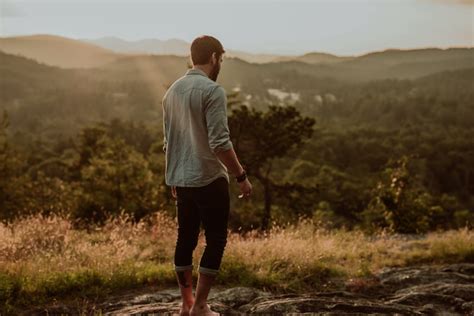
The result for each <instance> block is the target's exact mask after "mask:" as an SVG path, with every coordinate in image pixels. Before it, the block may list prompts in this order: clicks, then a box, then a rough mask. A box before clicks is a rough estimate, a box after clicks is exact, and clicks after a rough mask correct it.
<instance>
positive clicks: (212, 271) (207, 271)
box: [199, 266, 219, 275]
mask: <svg viewBox="0 0 474 316" xmlns="http://www.w3.org/2000/svg"><path fill="white" fill-rule="evenodd" d="M199 272H201V273H204V274H210V275H217V274H218V273H219V270H216V269H209V268H205V267H201V266H199Z"/></svg>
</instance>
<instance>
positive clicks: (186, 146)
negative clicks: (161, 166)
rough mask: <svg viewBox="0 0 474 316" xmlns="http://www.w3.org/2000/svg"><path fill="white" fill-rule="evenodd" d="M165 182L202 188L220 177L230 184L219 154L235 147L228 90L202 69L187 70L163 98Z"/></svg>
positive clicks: (170, 184)
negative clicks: (229, 118) (230, 121)
mask: <svg viewBox="0 0 474 316" xmlns="http://www.w3.org/2000/svg"><path fill="white" fill-rule="evenodd" d="M162 106H163V135H164V140H163V151H164V152H165V155H166V166H165V182H166V184H167V185H169V186H179V187H200V186H205V185H207V184H209V183H211V182H212V181H214V180H215V179H217V178H218V177H225V178H226V179H227V181H228V182H229V174H228V172H227V168H226V166H225V165H224V164H223V163H222V162H221V161H220V160H219V158H217V156H216V153H217V152H220V151H224V150H228V149H230V148H232V147H233V145H232V142H231V140H230V133H229V127H228V124H227V97H226V93H225V90H224V88H223V87H222V86H220V85H219V84H218V83H216V82H215V81H213V80H211V79H210V78H209V77H208V76H207V75H206V73H205V72H204V71H202V70H200V69H188V71H187V72H186V74H185V75H184V76H182V77H181V78H179V79H178V80H176V81H175V82H174V83H173V84H172V85H171V87H169V89H168V90H167V91H166V93H165V95H164V97H163V102H162Z"/></svg>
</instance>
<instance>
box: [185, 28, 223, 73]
mask: <svg viewBox="0 0 474 316" xmlns="http://www.w3.org/2000/svg"><path fill="white" fill-rule="evenodd" d="M224 53H225V50H224V47H222V44H221V42H219V41H218V40H217V39H216V38H215V37H212V36H209V35H202V36H199V37H197V38H195V39H194V40H193V42H192V43H191V60H192V62H193V65H194V66H195V67H196V66H198V67H197V68H201V69H202V68H203V69H204V70H205V71H206V72H207V73H208V74H209V78H210V79H212V80H214V81H216V80H217V76H218V75H219V71H220V69H221V62H222V55H223V54H224Z"/></svg>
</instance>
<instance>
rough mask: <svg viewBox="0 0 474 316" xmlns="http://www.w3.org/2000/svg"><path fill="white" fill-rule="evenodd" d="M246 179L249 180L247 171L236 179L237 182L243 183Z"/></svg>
mask: <svg viewBox="0 0 474 316" xmlns="http://www.w3.org/2000/svg"><path fill="white" fill-rule="evenodd" d="M245 179H247V172H245V170H244V171H243V172H242V174H241V175H239V176H237V177H235V180H237V182H239V183H240V182H243V181H245Z"/></svg>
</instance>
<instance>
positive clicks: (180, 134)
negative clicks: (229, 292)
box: [163, 35, 252, 316]
mask: <svg viewBox="0 0 474 316" xmlns="http://www.w3.org/2000/svg"><path fill="white" fill-rule="evenodd" d="M224 53H225V50H224V48H223V47H222V44H221V43H220V42H219V41H218V40H217V39H216V38H214V37H212V36H207V35H204V36H200V37H197V38H196V39H195V40H194V41H193V42H192V44H191V59H192V63H193V68H192V69H188V71H187V72H186V74H185V75H184V76H182V77H181V78H179V79H178V80H176V81H175V82H174V83H173V84H172V85H171V86H170V88H169V89H168V90H167V91H166V93H165V96H164V97H163V134H164V146H163V150H164V151H165V153H166V167H165V169H166V170H165V181H166V184H167V185H169V186H171V190H172V195H173V197H174V198H175V199H176V205H177V207H176V212H177V218H178V238H177V241H176V249H175V256H174V265H175V271H176V278H177V281H178V285H179V288H180V290H181V296H182V299H183V303H182V307H181V311H180V315H192V316H194V315H219V314H218V313H215V312H213V311H211V310H210V308H209V305H208V304H207V296H208V294H209V291H210V289H211V286H212V284H213V282H214V280H215V278H216V276H217V274H218V272H219V268H220V264H221V260H222V256H223V253H224V248H225V246H226V243H227V222H228V216H229V211H230V197H229V182H230V180H229V175H228V171H230V172H231V173H232V174H233V176H235V180H236V182H237V183H238V185H239V187H240V192H241V195H240V196H244V197H247V196H249V195H250V193H251V191H252V185H251V183H250V182H249V180H248V179H247V177H246V173H245V170H244V169H243V168H242V165H241V164H240V162H239V160H238V158H237V155H236V153H235V151H234V148H233V144H232V142H231V140H230V137H229V128H228V125H227V99H226V93H225V90H224V88H222V87H221V86H220V85H219V84H217V83H216V80H217V76H218V74H219V71H220V67H221V63H222V61H223V60H222V56H223V54H224ZM240 196H239V197H240ZM201 222H202V224H203V227H204V232H205V237H206V247H205V250H204V253H203V255H202V257H201V261H200V264H199V276H198V284H197V287H196V297H195V298H194V297H193V292H192V269H193V264H192V258H193V251H194V249H195V247H196V245H197V241H198V236H199V232H200V223H201Z"/></svg>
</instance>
